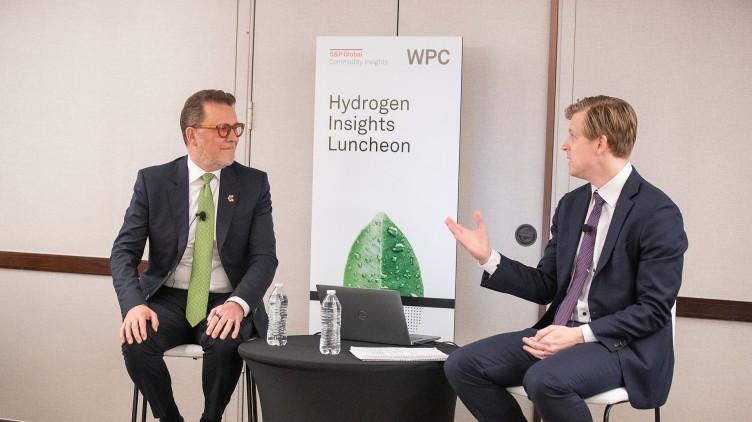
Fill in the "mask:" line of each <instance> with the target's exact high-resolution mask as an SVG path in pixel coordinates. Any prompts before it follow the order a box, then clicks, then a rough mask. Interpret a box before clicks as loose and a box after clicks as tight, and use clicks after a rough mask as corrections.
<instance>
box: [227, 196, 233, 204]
mask: <svg viewBox="0 0 752 422" xmlns="http://www.w3.org/2000/svg"><path fill="white" fill-rule="evenodd" d="M227 202H235V195H227Z"/></svg>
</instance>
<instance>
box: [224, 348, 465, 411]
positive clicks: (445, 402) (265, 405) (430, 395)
mask: <svg viewBox="0 0 752 422" xmlns="http://www.w3.org/2000/svg"><path fill="white" fill-rule="evenodd" d="M350 346H364V347H385V346H386V345H384V344H374V343H365V342H358V341H347V340H343V341H342V351H341V352H340V354H339V355H335V356H332V355H322V354H321V353H319V336H318V335H309V336H290V337H289V338H288V341H287V345H286V346H282V347H279V346H269V345H267V344H266V341H265V340H264V339H256V340H251V341H247V342H245V343H243V344H242V345H240V347H239V348H238V352H239V353H240V356H241V357H242V358H243V359H244V360H245V361H246V363H247V364H248V366H249V367H250V369H251V373H252V374H253V377H254V378H255V380H256V384H257V386H258V391H259V396H260V399H261V410H262V412H263V416H264V421H265V422H270V421H271V422H276V421H306V422H308V421H311V422H313V421H359V422H360V421H389V422H394V421H431V422H440V421H452V420H453V419H454V408H455V403H456V399H457V396H456V395H455V394H454V391H452V389H451V387H450V386H449V383H448V382H447V380H446V378H445V377H444V370H443V362H363V361H361V360H359V359H358V358H356V357H355V356H353V355H352V354H351V353H350V352H349V349H350ZM424 347H437V348H438V349H439V350H441V351H443V352H444V353H450V352H451V351H453V350H454V349H456V348H457V346H454V345H450V344H444V343H435V344H430V345H428V346H424Z"/></svg>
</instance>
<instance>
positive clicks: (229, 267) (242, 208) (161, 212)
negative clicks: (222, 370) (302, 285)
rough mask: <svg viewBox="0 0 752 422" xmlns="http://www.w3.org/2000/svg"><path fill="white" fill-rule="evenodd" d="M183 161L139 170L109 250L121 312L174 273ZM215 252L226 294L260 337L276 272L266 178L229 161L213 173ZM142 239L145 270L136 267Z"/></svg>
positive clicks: (184, 204)
mask: <svg viewBox="0 0 752 422" xmlns="http://www.w3.org/2000/svg"><path fill="white" fill-rule="evenodd" d="M186 160H187V156H183V157H181V158H178V159H176V160H174V161H171V162H169V163H166V164H162V165H159V166H154V167H148V168H145V169H142V170H139V172H138V177H137V179H136V184H135V186H134V187H133V197H132V198H131V203H130V206H129V207H128V210H127V211H126V212H125V219H124V221H123V226H122V228H121V229H120V233H118V235H117V238H116V239H115V242H114V244H113V246H112V255H111V266H112V280H113V284H114V286H115V291H116V292H117V297H118V302H119V303H120V310H121V312H122V315H123V316H125V314H126V313H127V312H128V310H129V309H131V308H133V307H134V306H136V305H141V304H146V303H147V301H148V300H149V298H150V297H152V296H154V294H155V293H156V292H157V290H159V288H160V287H162V285H164V283H165V281H167V280H168V279H169V278H170V277H171V276H172V274H174V272H175V267H177V265H178V263H179V262H180V259H181V258H182V256H183V253H184V252H185V248H186V245H187V243H188V226H189V223H190V220H191V218H189V216H188V165H187V161H186ZM216 237H217V249H218V251H219V256H220V259H221V261H222V266H223V267H224V270H225V272H226V273H227V277H228V278H229V279H230V283H231V284H232V287H233V291H232V293H231V294H230V295H231V296H238V297H240V298H242V299H243V300H245V301H246V303H248V305H249V306H250V308H251V312H252V316H253V323H254V326H255V327H256V331H257V332H258V333H259V335H261V336H266V328H267V324H268V319H267V316H266V311H265V310H264V304H263V296H264V293H265V292H266V290H267V288H268V287H269V285H270V284H271V282H272V279H273V278H274V273H275V271H276V268H277V256H276V246H275V239H274V225H273V222H272V202H271V194H270V193H269V182H268V179H267V176H266V173H264V172H262V171H259V170H256V169H253V168H249V167H245V166H243V165H240V164H238V163H237V162H234V163H232V164H231V165H230V166H227V167H225V168H224V169H222V172H221V173H220V184H219V198H218V201H217V218H216ZM147 238H148V240H149V267H148V269H147V270H146V272H145V273H143V274H142V275H139V274H138V269H137V266H138V264H139V262H140V261H141V257H142V256H143V254H144V247H145V245H146V240H147Z"/></svg>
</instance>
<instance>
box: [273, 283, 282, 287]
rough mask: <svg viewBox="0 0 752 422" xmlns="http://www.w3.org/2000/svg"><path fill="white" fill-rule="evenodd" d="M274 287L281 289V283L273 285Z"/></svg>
mask: <svg viewBox="0 0 752 422" xmlns="http://www.w3.org/2000/svg"><path fill="white" fill-rule="evenodd" d="M274 287H282V283H274Z"/></svg>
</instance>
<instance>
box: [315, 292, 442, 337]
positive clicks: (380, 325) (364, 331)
mask: <svg viewBox="0 0 752 422" xmlns="http://www.w3.org/2000/svg"><path fill="white" fill-rule="evenodd" d="M316 290H317V291H318V294H319V302H323V301H324V299H325V298H326V291H327V290H336V291H337V299H339V302H340V304H342V327H341V331H340V336H341V338H342V339H343V340H356V341H367V342H370V343H385V344H394V345H398V346H414V345H418V344H425V343H431V342H434V341H436V340H438V339H439V338H441V337H440V336H429V335H422V334H410V333H409V332H408V330H407V321H405V312H404V310H403V309H402V299H401V298H400V294H399V292H398V291H396V290H386V289H358V288H354V287H343V286H327V285H322V284H317V285H316Z"/></svg>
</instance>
